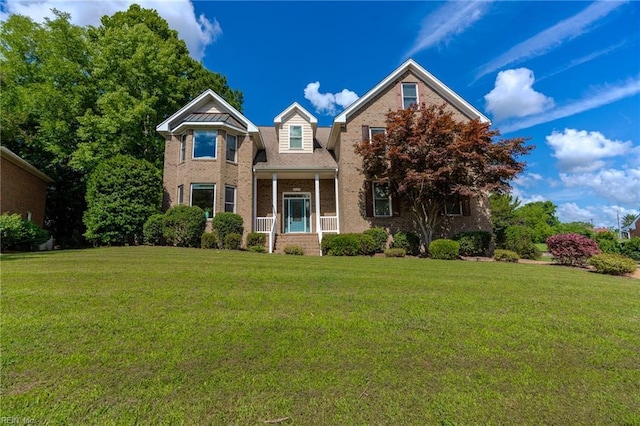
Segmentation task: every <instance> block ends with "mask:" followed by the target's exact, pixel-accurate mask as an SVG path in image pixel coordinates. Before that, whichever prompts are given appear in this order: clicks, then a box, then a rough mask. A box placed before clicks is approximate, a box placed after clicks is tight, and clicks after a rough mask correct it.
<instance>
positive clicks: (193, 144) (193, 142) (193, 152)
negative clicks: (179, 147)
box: [191, 129, 220, 161]
mask: <svg viewBox="0 0 640 426" xmlns="http://www.w3.org/2000/svg"><path fill="white" fill-rule="evenodd" d="M201 131H204V132H216V149H215V150H214V152H213V157H196V132H198V130H194V131H193V136H192V137H191V159H192V160H196V161H197V160H216V159H217V158H218V145H220V144H219V143H218V135H219V134H220V132H218V129H201Z"/></svg>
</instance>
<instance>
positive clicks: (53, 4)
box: [0, 0, 222, 60]
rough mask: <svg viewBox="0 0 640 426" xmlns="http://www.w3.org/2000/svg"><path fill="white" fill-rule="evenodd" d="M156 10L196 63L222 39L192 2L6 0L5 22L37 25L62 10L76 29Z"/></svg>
mask: <svg viewBox="0 0 640 426" xmlns="http://www.w3.org/2000/svg"><path fill="white" fill-rule="evenodd" d="M134 3H135V4H139V5H140V6H141V7H144V8H148V9H155V10H157V11H158V14H159V15H160V16H162V17H163V18H164V19H165V20H166V21H167V22H168V23H169V27H170V28H172V29H174V30H176V31H178V34H179V36H180V38H182V39H183V40H184V41H185V43H186V44H187V48H188V49H189V52H190V54H191V56H192V57H193V58H194V59H196V60H201V59H202V58H203V57H204V52H205V49H206V48H207V46H209V45H210V44H212V43H214V42H215V41H216V39H217V38H218V37H220V36H221V35H222V28H221V27H220V24H219V23H218V21H217V20H216V19H215V18H214V19H213V21H211V20H209V19H208V18H207V17H206V16H204V15H203V14H202V15H200V16H196V15H195V10H194V8H193V3H192V2H191V0H172V1H158V0H137V1H136V0H103V1H73V0H41V1H37V2H36V1H31V0H5V1H3V2H2V5H3V9H4V12H3V13H2V14H1V15H0V19H1V20H6V19H7V18H8V16H9V15H12V14H20V15H25V16H29V17H30V18H31V19H33V20H34V21H36V22H42V21H43V20H44V18H45V17H47V18H52V17H53V13H52V12H51V9H54V8H55V9H58V10H60V11H62V12H67V13H69V14H71V22H73V23H74V24H76V25H80V26H86V25H93V26H98V25H100V18H102V16H104V15H113V14H114V13H116V12H119V11H125V10H127V9H128V8H129V6H130V5H132V4H134Z"/></svg>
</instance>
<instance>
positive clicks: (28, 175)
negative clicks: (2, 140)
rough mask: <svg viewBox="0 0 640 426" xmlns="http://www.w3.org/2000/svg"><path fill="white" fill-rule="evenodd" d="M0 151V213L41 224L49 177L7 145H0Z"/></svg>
mask: <svg viewBox="0 0 640 426" xmlns="http://www.w3.org/2000/svg"><path fill="white" fill-rule="evenodd" d="M0 154H1V156H0V160H1V161H0V213H10V214H14V213H18V214H20V215H21V216H22V218H23V219H25V220H30V221H32V222H34V223H35V224H37V225H39V226H43V225H44V208H45V204H46V200H47V186H48V185H49V183H51V182H52V179H51V178H50V177H49V176H47V175H45V174H44V173H42V172H41V171H40V170H38V169H36V168H35V167H34V166H32V165H31V164H29V163H28V162H26V161H25V160H23V159H22V158H20V157H19V156H18V155H16V154H15V153H13V152H12V151H11V150H9V149H8V148H7V147H4V146H3V147H0Z"/></svg>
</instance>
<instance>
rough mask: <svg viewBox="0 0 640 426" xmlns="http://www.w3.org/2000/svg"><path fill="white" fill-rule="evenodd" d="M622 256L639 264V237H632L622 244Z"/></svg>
mask: <svg viewBox="0 0 640 426" xmlns="http://www.w3.org/2000/svg"><path fill="white" fill-rule="evenodd" d="M621 252H622V255H623V256H627V257H630V258H631V259H633V260H635V261H637V262H640V237H633V238H631V239H630V240H627V241H624V242H623V243H622V250H621Z"/></svg>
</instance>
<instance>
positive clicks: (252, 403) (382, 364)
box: [0, 247, 640, 425]
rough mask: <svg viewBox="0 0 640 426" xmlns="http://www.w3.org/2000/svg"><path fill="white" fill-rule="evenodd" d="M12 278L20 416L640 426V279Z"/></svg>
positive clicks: (103, 270) (76, 261)
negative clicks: (624, 425)
mask: <svg viewBox="0 0 640 426" xmlns="http://www.w3.org/2000/svg"><path fill="white" fill-rule="evenodd" d="M1 262H2V265H1V267H2V294H1V302H2V313H1V323H0V327H1V328H0V330H1V343H2V357H1V359H2V381H1V391H2V404H1V408H0V417H2V418H14V417H15V418H20V419H27V420H32V421H33V422H38V424H43V423H50V424H117V425H124V424H135V423H139V424H157V423H161V424H180V423H184V424H264V423H263V422H264V421H267V420H281V419H284V418H288V419H287V420H283V421H282V424H314V425H315V424H438V423H439V424H487V423H491V424H639V423H640V368H639V366H640V281H638V280H633V279H629V278H619V277H610V276H603V275H598V274H594V273H589V272H586V271H584V270H574V269H569V268H564V267H558V266H548V265H528V264H527V265H525V264H505V263H491V262H462V261H434V260H425V259H408V258H405V259H387V258H378V257H376V258H364V257H358V258H332V257H298V256H278V255H266V254H257V253H240V252H218V251H213V250H200V249H178V248H166V247H162V248H158V247H130V248H102V249H91V250H80V251H60V252H49V253H37V254H15V255H3V256H2V257H1Z"/></svg>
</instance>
